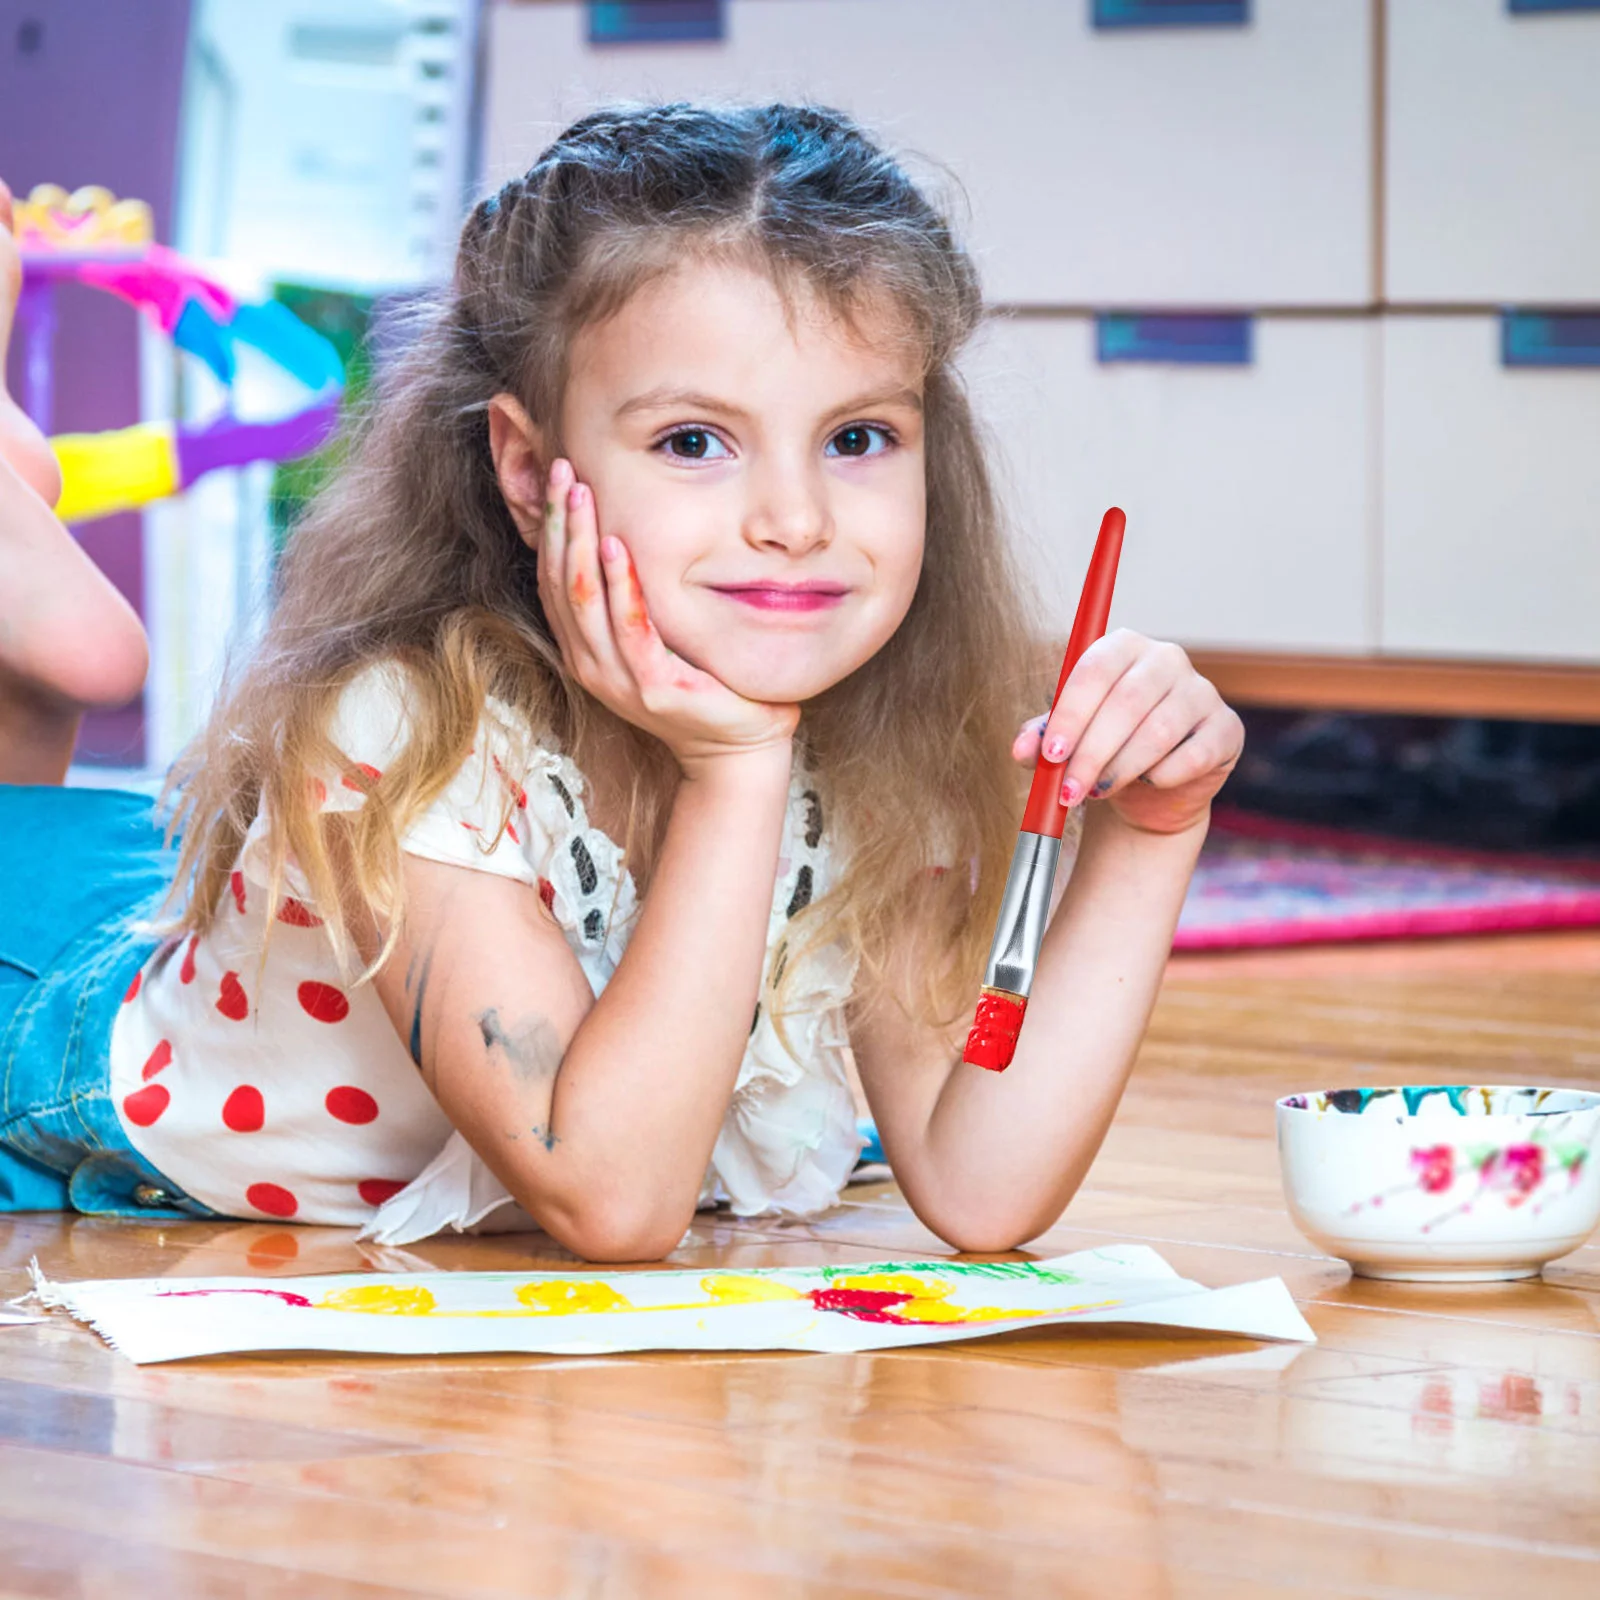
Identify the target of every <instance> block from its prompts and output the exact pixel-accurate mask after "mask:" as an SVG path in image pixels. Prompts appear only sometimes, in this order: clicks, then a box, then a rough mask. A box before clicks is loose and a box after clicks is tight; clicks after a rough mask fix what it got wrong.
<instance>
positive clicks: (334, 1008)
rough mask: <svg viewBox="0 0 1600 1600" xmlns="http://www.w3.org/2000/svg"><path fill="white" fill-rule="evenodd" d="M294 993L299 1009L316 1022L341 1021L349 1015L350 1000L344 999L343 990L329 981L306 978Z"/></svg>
mask: <svg viewBox="0 0 1600 1600" xmlns="http://www.w3.org/2000/svg"><path fill="white" fill-rule="evenodd" d="M295 994H296V995H297V997H298V998H299V1001H300V1009H301V1010H302V1011H304V1012H305V1014H306V1015H307V1016H308V1017H315V1018H316V1020H317V1021H318V1022H343V1021H344V1019H345V1018H346V1017H347V1016H349V1015H350V1002H349V1001H348V1000H347V999H345V997H344V992H343V991H342V990H340V989H335V988H334V986H333V985H332V984H331V983H318V982H317V981H316V979H314V978H307V979H306V981H305V982H304V983H302V984H301V985H300V987H299V988H298V989H297V990H296V991H295Z"/></svg>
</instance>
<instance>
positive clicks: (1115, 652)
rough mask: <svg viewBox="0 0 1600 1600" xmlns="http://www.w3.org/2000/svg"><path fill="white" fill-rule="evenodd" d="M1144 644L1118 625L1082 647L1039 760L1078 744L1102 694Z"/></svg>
mask: <svg viewBox="0 0 1600 1600" xmlns="http://www.w3.org/2000/svg"><path fill="white" fill-rule="evenodd" d="M1148 644H1149V641H1148V640H1146V639H1144V638H1142V637H1141V636H1140V635H1139V634H1137V633H1131V632H1129V631H1128V630H1127V629H1126V628H1118V629H1117V631H1116V632H1115V633H1108V634H1107V635H1106V636H1105V638H1103V639H1097V640H1096V641H1095V642H1094V643H1093V644H1092V645H1090V646H1089V648H1088V649H1087V650H1086V651H1084V653H1083V658H1082V660H1080V661H1079V662H1078V664H1077V666H1075V667H1074V668H1073V669H1072V672H1071V674H1070V675H1069V677H1068V678H1067V681H1066V683H1065V684H1064V685H1063V686H1062V689H1061V694H1060V696H1059V698H1058V699H1057V700H1056V703H1055V708H1054V709H1053V710H1052V711H1051V713H1050V719H1049V721H1048V723H1047V724H1046V726H1045V731H1044V740H1043V747H1042V750H1041V753H1040V759H1041V760H1044V761H1049V762H1060V761H1063V760H1065V759H1066V758H1067V757H1069V756H1070V755H1071V754H1072V753H1073V751H1075V750H1076V749H1077V748H1078V745H1079V743H1080V742H1081V741H1082V738H1083V735H1084V732H1085V730H1086V729H1087V728H1088V726H1089V724H1090V723H1091V722H1092V721H1093V720H1094V718H1095V715H1096V713H1097V712H1098V711H1099V710H1100V707H1101V705H1102V704H1103V703H1104V701H1105V699H1106V697H1107V696H1108V695H1109V694H1110V693H1111V691H1112V690H1113V689H1114V688H1115V687H1116V685H1117V684H1118V683H1119V682H1120V681H1121V679H1122V677H1123V675H1124V674H1125V673H1127V672H1128V671H1129V670H1130V669H1131V668H1132V667H1133V666H1134V665H1135V663H1136V662H1138V660H1139V658H1140V653H1141V651H1142V650H1144V649H1145V648H1147V646H1148Z"/></svg>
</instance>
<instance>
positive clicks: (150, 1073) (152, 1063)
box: [139, 1039, 172, 1083]
mask: <svg viewBox="0 0 1600 1600" xmlns="http://www.w3.org/2000/svg"><path fill="white" fill-rule="evenodd" d="M171 1065H172V1041H171V1040H170V1039H163V1040H162V1041H161V1043H160V1044H158V1045H157V1046H156V1047H155V1049H154V1050H152V1051H151V1052H150V1054H149V1055H148V1056H147V1057H146V1058H145V1063H144V1067H143V1069H142V1070H141V1072H140V1073H139V1076H140V1077H141V1078H143V1079H144V1081H145V1082H146V1083H148V1082H149V1081H150V1080H151V1079H152V1078H153V1077H155V1075H156V1074H157V1073H158V1072H160V1071H161V1070H162V1068H163V1067H170V1066H171Z"/></svg>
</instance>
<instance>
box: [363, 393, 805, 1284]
mask: <svg viewBox="0 0 1600 1600" xmlns="http://www.w3.org/2000/svg"><path fill="white" fill-rule="evenodd" d="M501 402H504V403H503V404H501V403H497V407H496V410H495V411H494V412H492V413H491V419H490V420H491V431H492V433H493V434H494V435H495V436H496V438H497V439H498V440H499V441H501V443H502V444H504V443H505V442H506V441H507V440H510V441H511V442H512V448H513V452H514V453H515V451H516V449H518V448H519V447H518V446H517V445H516V443H515V441H516V439H519V438H522V437H523V436H524V429H521V428H517V427H513V426H512V420H513V418H512V413H513V410H515V409H517V408H515V407H514V403H512V402H509V401H507V399H506V397H504V396H502V397H501ZM522 420H523V423H524V424H525V422H526V419H525V418H523V419H522ZM501 453H502V452H501V451H500V450H499V449H498V447H497V459H498V456H499V454H501ZM523 454H526V452H525V451H524V452H523ZM501 471H502V474H503V475H505V474H506V471H507V469H506V466H505V463H504V462H503V461H502V463H501ZM508 503H509V504H511V506H512V510H513V513H514V514H516V515H518V517H519V524H520V523H525V524H526V526H525V529H524V536H525V537H526V538H527V539H528V541H529V543H530V544H532V545H534V546H535V548H536V549H537V551H538V560H539V595H540V599H541V601H542V603H543V606H544V612H545V616H546V618H547V619H548V621H549V623H550V626H551V630H552V632H553V633H554V634H555V636H556V641H557V643H558V644H559V646H560V648H561V653H562V657H563V659H564V660H565V662H566V664H567V667H568V670H569V671H571V672H572V674H573V676H574V677H575V678H576V679H577V680H578V682H579V683H580V684H581V685H582V686H583V688H584V689H585V690H587V691H588V692H589V693H590V694H592V695H593V696H594V697H595V698H596V699H597V700H599V701H600V702H601V703H602V704H604V705H605V706H607V707H608V708H609V709H610V710H612V711H613V712H615V713H616V714H618V715H620V716H623V717H626V718H627V720H628V721H629V722H631V723H633V724H634V725H635V726H636V727H640V728H643V729H644V730H645V731H646V732H648V733H651V734H654V735H655V736H656V737H657V738H659V739H661V741H662V742H663V743H664V744H666V745H667V747H668V748H669V749H670V750H671V751H672V753H673V755H674V756H675V757H676V758H677V762H678V767H679V770H680V772H681V774H682V779H681V781H680V783H679V787H678V790H677V793H676V796H675V798H674V801H673V807H672V814H671V817H670V819H669V822H668V827H667V835H666V839H665V841H664V843H663V847H662V852H661V855H660V857H659V859H658V861H657V863H656V867H655V871H654V875H653V877H652V880H651V882H650V885H649V889H648V892H647V893H646V895H645V901H644V906H643V908H642V910H641V912H640V918H639V924H638V926H637V928H636V929H635V930H634V932H633V934H632V936H631V938H630V941H629V944H628V948H627V950H626V951H625V952H624V954H623V958H622V961H621V962H620V963H619V965H618V967H617V970H616V972H615V973H614V974H613V975H612V978H611V981H610V983H608V984H607V986H606V988H605V991H604V993H603V994H602V995H601V996H600V998H599V999H598V1000H593V999H592V998H591V996H590V992H589V987H588V983H587V981H586V980H585V979H584V977H583V973H582V970H581V968H580V967H579V965H578V962H577V958H576V957H575V956H574V955H573V954H572V951H571V950H570V949H569V948H568V946H567V943H566V940H565V937H564V936H563V935H562V933H561V931H560V929H559V928H558V927H557V926H556V924H555V922H554V920H553V919H551V918H550V917H548V916H546V915H545V914H544V912H543V908H542V907H541V906H540V905H539V902H538V896H537V894H536V893H535V892H534V891H533V890H532V889H531V888H528V887H527V886H526V885H521V884H515V885H507V884H502V883H498V882H495V881H494V880H482V881H480V880H481V879H482V875H481V874H478V873H474V872H472V871H471V870H470V869H467V868H456V867H441V866H438V865H430V864H429V863H427V862H424V861H420V860H414V859H411V858H407V861H406V865H405V873H406V888H407V892H408V894H409V895H410V896H411V900H410V904H409V905H408V907H407V913H406V920H405V926H404V928H403V929H402V938H401V942H400V946H399V948H398V950H397V951H396V953H395V956H394V958H393V959H391V961H390V962H389V963H388V964H387V965H386V967H385V968H384V971H383V972H382V973H380V974H379V976H378V978H377V980H376V981H377V984H378V992H379V994H380V995H381V996H382V998H383V1001H384V1004H385V1006H386V1007H387V1008H388V1011H389V1015H390V1017H391V1019H392V1020H393V1022H394V1024H395V1027H396V1028H397V1029H398V1030H399V1032H400V1036H401V1038H402V1039H405V1040H407V1041H409V1042H410V1044H411V1046H412V1055H413V1057H414V1058H415V1059H416V1060H417V1063H418V1066H419V1067H420V1068H421V1070H422V1071H423V1072H424V1073H425V1074H426V1075H428V1081H429V1083H430V1086H431V1087H432V1088H433V1090H434V1093H435V1094H437V1095H438V1097H439V1103H440V1104H441V1105H442V1106H443V1108H444V1110H445V1112H446V1113H447V1114H448V1115H449V1117H450V1118H451V1120H452V1121H453V1122H454V1123H455V1124H456V1126H457V1127H458V1128H459V1129H460V1130H461V1132H462V1133H463V1134H465V1136H466V1138H467V1140H468V1142H469V1143H470V1144H471V1145H472V1147H473V1149H474V1150H476V1151H477V1152H478V1154H479V1155H480V1156H481V1157H482V1158H483V1159H484V1161H486V1162H487V1163H488V1164H489V1166H490V1167H491V1168H492V1169H493V1170H494V1171H495V1172H496V1173H497V1174H498V1175H499V1176H500V1178H501V1181H502V1182H503V1183H504V1184H505V1185H506V1187H507V1188H508V1189H509V1190H510V1191H511V1193H512V1195H513V1196H514V1197H515V1198H516V1199H517V1200H518V1201H519V1202H520V1203H521V1204H522V1206H523V1207H524V1209H526V1210H527V1211H528V1212H530V1213H531V1214H532V1215H533V1216H534V1217H535V1218H537V1219H538V1221H539V1222H540V1224H541V1225H542V1226H544V1227H545V1228H547V1229H548V1230H549V1231H550V1232H551V1233H552V1234H554V1235H555V1236H556V1238H558V1239H559V1240H561V1242H562V1243H563V1244H565V1245H567V1246H568V1247H569V1248H570V1249H572V1250H573V1251H575V1252H576V1253H577V1254H578V1255H581V1256H586V1257H588V1258H590V1259H592V1260H597V1261H601V1260H604V1261H638V1260H645V1259H653V1258H655V1257H658V1256H661V1255H664V1254H665V1253H666V1252H667V1251H669V1250H671V1249H672V1248H673V1246H674V1245H676V1244H677V1242H678V1240H679V1239H680V1238H682V1237H683V1232H684V1229H685V1228H686V1227H688V1225H689V1220H690V1218H691V1217H692V1216H693V1214H694V1208H695V1203H696V1201H697V1199H698V1197H699V1193H700V1186H701V1183H702V1181H703V1179H704V1177H705V1171H706V1165H707V1163H708V1162H709V1161H710V1159H711V1150H712V1146H713V1145H714V1143H715V1142H716V1137H717V1130H718V1129H719V1128H720V1126H721V1124H722V1119H723V1116H724V1114H725V1113H726V1111H727V1107H728V1101H729V1098H730V1097H731V1095H732V1093H733V1086H734V1082H735V1080H736V1078H737V1076H738V1071H739V1062H740V1060H741V1059H742V1057H743V1053H744V1045H745V1040H746V1038H747V1037H748V1035H749V1031H750V1019H751V1018H752V1017H753V1016H754V1014H755V1007H756V998H757V995H758V992H759V989H760V982H761V968H762V964H763V962H764V960H765V956H766V936H767V919H768V916H769V914H770V911H771V906H772V886H773V880H774V878H775V877H776V874H777V864H778V850H779V847H780V843H781V840H782V833H783V819H784V811H785V808H786V804H787V800H788V792H789V775H790V763H791V760H792V754H793V746H792V740H793V735H794V730H795V728H796V726H797V725H798V723H799V720H800V708H799V707H798V706H794V705H765V704H760V703H757V702H755V701H750V700H745V699H743V698H741V697H740V696H739V695H736V694H735V693H734V692H733V691H732V690H731V689H729V688H728V687H727V686H726V685H725V684H723V683H721V682H720V681H719V680H717V679H716V678H713V677H711V676H710V675H709V674H707V673H704V672H701V671H700V670H699V669H698V668H696V667H694V666H693V665H692V664H690V663H689V662H687V661H685V660H683V659H681V658H680V657H678V656H675V655H674V654H673V653H672V652H671V651H670V650H668V649H667V647H666V645H665V644H664V643H663V641H662V639H661V636H660V634H659V633H658V632H657V631H656V628H655V625H654V623H653V622H651V620H650V616H649V612H648V609H647V607H646V605H645V598H644V594H643V592H642V590H641V589H640V586H639V580H638V574H637V573H636V571H635V570H634V565H633V562H632V560H631V558H630V557H629V555H628V552H627V550H626V548H625V547H624V546H623V545H622V543H621V542H620V541H619V540H615V539H610V540H607V541H605V544H604V546H602V543H601V540H600V535H599V526H598V522H597V520H596V515H595V506H594V496H593V495H592V493H591V492H590V491H589V489H588V486H587V485H585V484H580V483H578V482H577V481H576V479H575V476H574V473H573V471H572V467H571V464H570V463H569V462H566V461H561V460H558V461H556V462H555V463H554V465H553V466H552V468H551V472H550V477H549V482H548V486H547V489H546V491H545V503H544V505H543V508H542V513H541V514H540V515H538V516H537V517H531V516H529V515H528V508H527V507H526V505H525V504H524V503H523V500H522V497H521V496H512V497H508Z"/></svg>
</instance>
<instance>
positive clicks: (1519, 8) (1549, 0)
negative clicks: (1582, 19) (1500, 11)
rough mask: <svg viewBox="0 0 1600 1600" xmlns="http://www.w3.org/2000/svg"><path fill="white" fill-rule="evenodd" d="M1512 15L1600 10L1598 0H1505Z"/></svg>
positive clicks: (1527, 15) (1524, 15) (1522, 15)
mask: <svg viewBox="0 0 1600 1600" xmlns="http://www.w3.org/2000/svg"><path fill="white" fill-rule="evenodd" d="M1506 10H1507V11H1509V12H1510V13H1511V15H1512V16H1514V17H1536V16H1538V14H1539V13H1540V12H1541V11H1600V0H1506Z"/></svg>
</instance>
